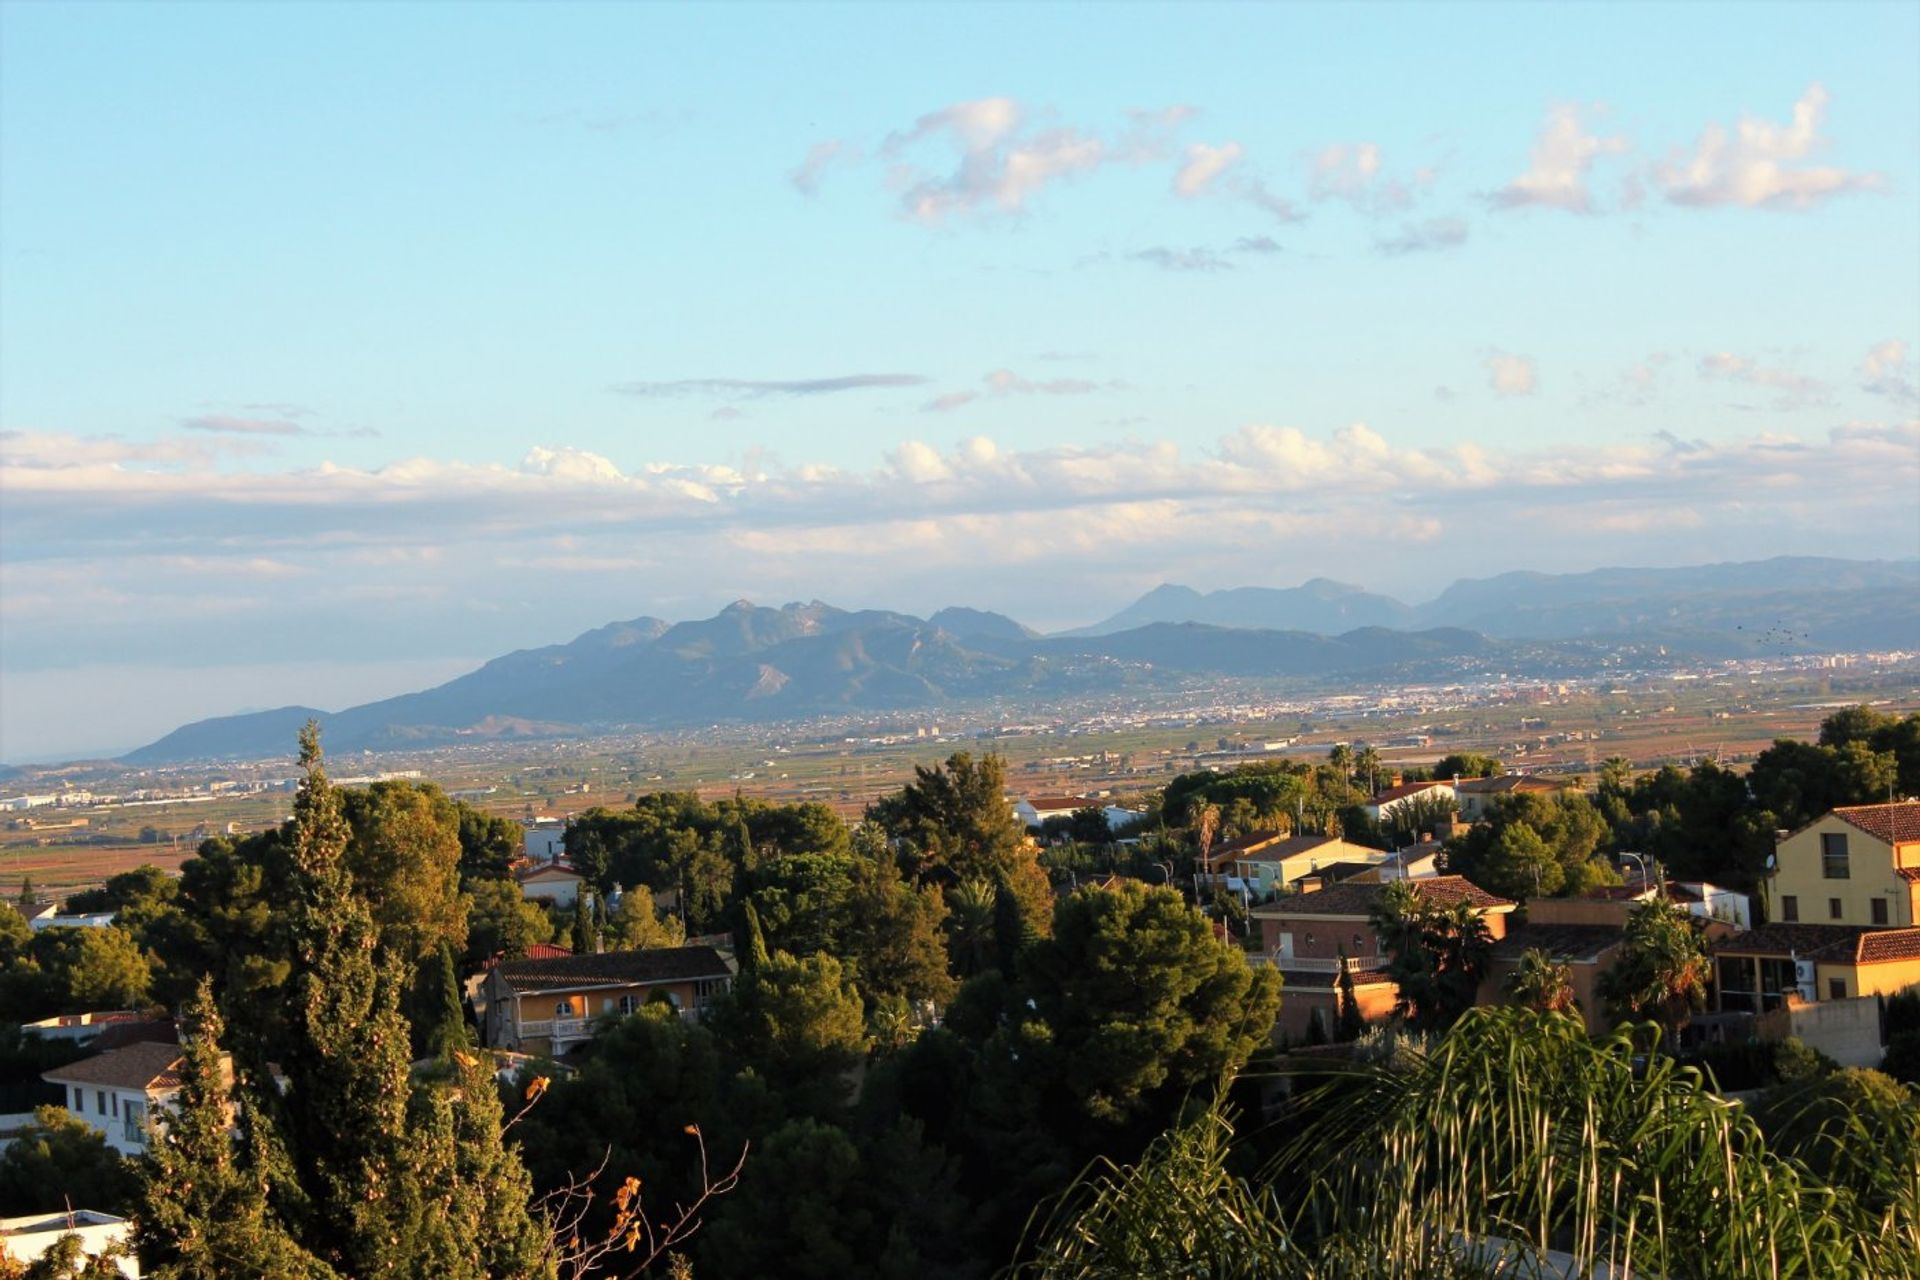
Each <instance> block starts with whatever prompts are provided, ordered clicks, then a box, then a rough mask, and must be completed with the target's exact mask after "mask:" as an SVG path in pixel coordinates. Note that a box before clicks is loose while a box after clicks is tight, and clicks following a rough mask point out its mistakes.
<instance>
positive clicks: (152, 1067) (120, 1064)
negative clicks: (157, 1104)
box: [40, 1043, 187, 1091]
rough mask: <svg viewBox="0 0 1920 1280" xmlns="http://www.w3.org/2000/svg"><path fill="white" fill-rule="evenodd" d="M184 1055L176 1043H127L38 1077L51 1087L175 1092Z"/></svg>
mask: <svg viewBox="0 0 1920 1280" xmlns="http://www.w3.org/2000/svg"><path fill="white" fill-rule="evenodd" d="M186 1056H187V1055H186V1051H185V1050H184V1049H182V1048H181V1047H180V1046H179V1045H177V1044H151V1043H148V1044H130V1045H127V1046H126V1047H125V1048H122V1049H109V1050H107V1051H106V1052H105V1053H101V1054H95V1055H94V1056H93V1057H91V1058H82V1059H80V1061H78V1062H69V1063H68V1064H67V1065H66V1066H64V1067H55V1068H54V1069H53V1070H51V1071H43V1072H41V1073H40V1078H41V1079H42V1080H46V1081H48V1082H50V1083H53V1084H86V1085H103V1086H105V1087H107V1088H109V1089H139V1090H143V1091H144V1090H148V1089H178V1088H179V1087H180V1076H179V1073H178V1071H177V1070H176V1069H177V1068H178V1067H179V1065H180V1064H181V1063H182V1062H184V1061H185V1060H186Z"/></svg>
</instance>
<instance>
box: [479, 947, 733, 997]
mask: <svg viewBox="0 0 1920 1280" xmlns="http://www.w3.org/2000/svg"><path fill="white" fill-rule="evenodd" d="M495 972H496V973H498V974H499V975H500V976H501V977H502V978H504V979H506V981H507V985H508V986H510V987H512V988H514V989H515V990H516V991H565V990H569V989H577V988H580V987H642V986H651V985H653V984H655V983H660V982H691V981H695V980H697V979H701V978H726V977H731V976H732V974H733V971H732V970H731V969H729V968H727V962H726V961H725V960H723V959H721V958H720V953H719V952H718V951H715V950H714V949H713V948H712V947H656V948H654V949H652V950H650V951H608V952H603V953H601V954H598V955H584V956H576V955H564V956H554V957H551V958H541V959H535V958H534V957H532V956H528V957H527V958H525V959H521V960H502V961H501V962H500V965H499V967H498V968H497V969H496V970H495Z"/></svg>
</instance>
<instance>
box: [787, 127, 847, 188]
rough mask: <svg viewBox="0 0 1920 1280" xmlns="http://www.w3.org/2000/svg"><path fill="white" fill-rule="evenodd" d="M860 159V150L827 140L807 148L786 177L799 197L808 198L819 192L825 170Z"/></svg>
mask: <svg viewBox="0 0 1920 1280" xmlns="http://www.w3.org/2000/svg"><path fill="white" fill-rule="evenodd" d="M859 158H860V148H858V147H856V146H851V145H849V144H848V143H845V142H842V141H840V140H839V139H838V138H828V139H826V140H824V141H821V142H816V143H814V144H813V145H812V146H811V147H808V148H807V154H806V156H805V158H804V159H802V160H801V161H800V163H799V164H798V165H796V166H795V167H794V170H793V172H792V173H790V174H788V175H787V181H789V182H791V183H792V184H793V186H794V189H795V190H797V191H798V192H800V194H801V195H806V196H810V195H813V194H814V193H816V192H818V191H819V190H820V184H821V182H822V181H823V180H825V178H826V174H827V170H829V169H831V168H833V166H835V165H837V164H851V163H853V162H855V161H857V160H859Z"/></svg>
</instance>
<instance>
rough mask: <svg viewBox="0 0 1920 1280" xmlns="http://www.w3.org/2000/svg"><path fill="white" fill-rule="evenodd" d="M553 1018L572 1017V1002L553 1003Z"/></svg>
mask: <svg viewBox="0 0 1920 1280" xmlns="http://www.w3.org/2000/svg"><path fill="white" fill-rule="evenodd" d="M553 1016H554V1017H556V1018H571V1017H572V1016H573V1001H571V1000H557V1001H555V1002H554V1005H553Z"/></svg>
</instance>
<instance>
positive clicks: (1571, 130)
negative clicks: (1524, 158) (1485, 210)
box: [1490, 105, 1627, 213]
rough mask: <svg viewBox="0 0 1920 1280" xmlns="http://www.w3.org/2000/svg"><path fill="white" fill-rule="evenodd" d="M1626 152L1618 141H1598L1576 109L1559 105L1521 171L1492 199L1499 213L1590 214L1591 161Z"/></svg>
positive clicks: (1543, 126)
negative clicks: (1556, 211)
mask: <svg viewBox="0 0 1920 1280" xmlns="http://www.w3.org/2000/svg"><path fill="white" fill-rule="evenodd" d="M1626 149H1627V140H1626V139H1625V138H1622V137H1604V138H1603V137H1600V136H1598V135H1596V134H1591V133H1588V132H1587V131H1586V130H1585V129H1584V128H1583V127H1582V126H1581V123H1580V109H1579V108H1578V107H1575V106H1571V105H1561V106H1556V107H1554V108H1552V109H1551V110H1550V111H1548V112H1547V120H1546V123H1545V124H1544V125H1542V126H1541V128H1540V134H1539V136H1538V137H1537V138H1535V139H1534V143H1533V150H1532V152H1531V153H1530V154H1529V156H1528V165H1527V170H1526V172H1525V173H1522V174H1521V175H1520V176H1519V177H1517V178H1515V179H1514V180H1513V181H1512V182H1509V183H1508V184H1507V185H1506V186H1504V187H1502V188H1501V189H1500V190H1498V191H1496V192H1494V193H1493V195H1492V196H1491V197H1490V199H1491V201H1492V203H1493V205H1494V207H1496V208H1500V209H1525V208H1544V209H1563V210H1565V211H1566V212H1568V213H1592V212H1593V193H1592V192H1591V191H1589V190H1588V188H1587V176H1588V173H1589V171H1590V170H1591V169H1592V168H1593V162H1594V161H1595V160H1597V159H1599V158H1600V157H1601V156H1606V155H1618V154H1620V153H1622V152H1624V151H1626Z"/></svg>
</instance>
